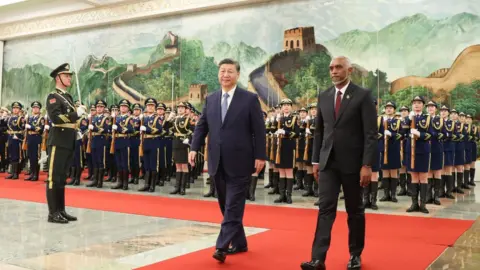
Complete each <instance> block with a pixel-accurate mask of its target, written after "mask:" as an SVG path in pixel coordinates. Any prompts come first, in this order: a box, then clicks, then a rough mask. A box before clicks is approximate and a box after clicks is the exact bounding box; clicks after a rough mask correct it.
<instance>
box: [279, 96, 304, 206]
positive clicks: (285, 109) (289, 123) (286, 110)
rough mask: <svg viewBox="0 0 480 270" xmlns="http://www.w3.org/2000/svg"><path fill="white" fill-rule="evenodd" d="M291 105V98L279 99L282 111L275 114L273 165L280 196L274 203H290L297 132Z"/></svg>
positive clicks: (297, 127) (295, 119)
mask: <svg viewBox="0 0 480 270" xmlns="http://www.w3.org/2000/svg"><path fill="white" fill-rule="evenodd" d="M292 105H293V102H292V100H290V99H288V98H286V99H282V101H280V106H282V113H281V114H279V115H277V123H278V126H277V127H278V129H277V131H276V132H275V134H276V135H277V140H278V142H277V150H276V152H277V153H276V156H275V167H276V168H277V169H278V171H279V174H280V179H279V182H278V191H279V193H280V197H279V198H278V199H276V200H275V201H274V202H275V203H283V202H284V203H288V204H291V203H292V190H293V167H294V166H295V164H294V160H295V148H296V144H295V142H296V138H297V136H298V133H299V126H298V123H297V117H296V116H293V115H292Z"/></svg>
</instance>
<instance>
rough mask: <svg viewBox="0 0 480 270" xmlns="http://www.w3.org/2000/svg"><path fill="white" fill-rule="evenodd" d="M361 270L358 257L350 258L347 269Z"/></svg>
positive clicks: (360, 261) (360, 260) (360, 262)
mask: <svg viewBox="0 0 480 270" xmlns="http://www.w3.org/2000/svg"><path fill="white" fill-rule="evenodd" d="M361 268H362V259H361V258H360V256H350V260H349V261H348V264H347V269H348V270H350V269H361Z"/></svg>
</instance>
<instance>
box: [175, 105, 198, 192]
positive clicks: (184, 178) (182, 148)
mask: <svg viewBox="0 0 480 270" xmlns="http://www.w3.org/2000/svg"><path fill="white" fill-rule="evenodd" d="M187 108H188V105H187V104H186V103H185V102H180V103H178V105H177V113H178V116H175V114H174V113H171V114H170V116H169V121H173V131H174V134H173V135H174V138H173V160H175V166H176V169H177V170H176V173H175V178H176V181H175V189H174V190H173V191H172V192H170V194H180V195H185V188H186V187H187V182H188V181H189V176H188V152H189V145H190V140H191V138H192V133H193V132H192V131H193V129H194V126H192V125H191V122H190V118H189V117H188V116H187V115H186V114H185V110H186V109H187Z"/></svg>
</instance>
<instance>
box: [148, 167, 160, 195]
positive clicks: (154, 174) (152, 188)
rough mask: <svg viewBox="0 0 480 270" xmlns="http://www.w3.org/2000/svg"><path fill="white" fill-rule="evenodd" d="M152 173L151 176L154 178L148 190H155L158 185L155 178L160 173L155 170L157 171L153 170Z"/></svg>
mask: <svg viewBox="0 0 480 270" xmlns="http://www.w3.org/2000/svg"><path fill="white" fill-rule="evenodd" d="M151 174H152V175H151V176H150V177H151V178H152V183H151V184H150V189H149V190H148V191H149V192H155V186H156V185H155V182H154V181H155V179H157V177H158V173H157V172H155V171H153V172H151Z"/></svg>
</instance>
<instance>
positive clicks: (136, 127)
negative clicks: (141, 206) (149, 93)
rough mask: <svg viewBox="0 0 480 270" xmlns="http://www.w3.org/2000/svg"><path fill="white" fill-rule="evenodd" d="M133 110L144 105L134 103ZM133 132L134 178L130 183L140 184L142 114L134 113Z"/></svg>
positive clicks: (132, 165) (132, 164) (131, 169)
mask: <svg viewBox="0 0 480 270" xmlns="http://www.w3.org/2000/svg"><path fill="white" fill-rule="evenodd" d="M132 108H133V110H134V111H135V110H140V111H141V110H142V106H141V105H140V104H138V103H135V104H133V106H132ZM131 120H132V124H133V127H132V128H133V132H132V134H131V135H130V171H131V173H132V179H131V181H130V183H133V184H135V185H138V177H139V174H140V155H139V153H138V149H139V147H140V124H141V121H142V120H141V118H140V116H135V115H133V116H132V118H131Z"/></svg>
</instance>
